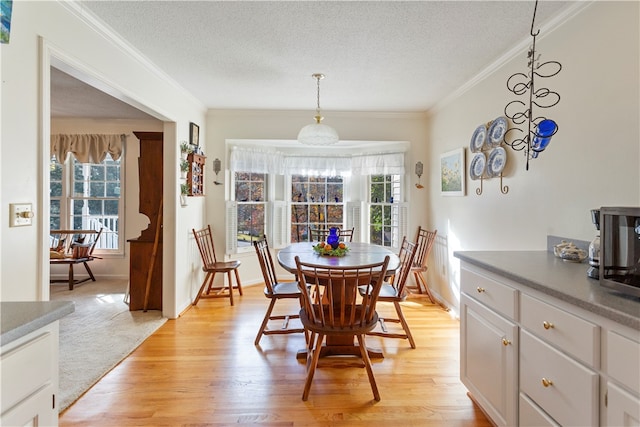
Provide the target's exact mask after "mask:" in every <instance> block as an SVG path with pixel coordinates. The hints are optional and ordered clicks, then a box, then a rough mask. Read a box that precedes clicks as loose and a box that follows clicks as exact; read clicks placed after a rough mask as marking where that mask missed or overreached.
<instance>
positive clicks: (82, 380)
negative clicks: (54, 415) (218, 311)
mask: <svg viewBox="0 0 640 427" xmlns="http://www.w3.org/2000/svg"><path fill="white" fill-rule="evenodd" d="M126 290H127V281H126V280H98V281H95V282H87V283H84V284H82V285H79V286H76V287H75V288H74V290H72V291H70V290H69V288H68V286H67V285H59V286H57V285H56V286H54V285H52V286H51V298H50V299H51V300H52V301H55V300H60V301H74V302H75V312H73V313H71V314H69V315H68V316H65V317H63V318H62V319H60V356H59V364H60V381H59V392H58V399H57V400H58V408H59V411H60V412H62V411H63V410H65V409H66V408H68V407H69V406H70V405H71V404H72V403H73V402H75V401H76V400H77V399H78V398H79V397H80V396H82V394H84V393H85V392H86V391H87V390H89V389H90V388H91V387H92V386H93V385H94V384H95V383H96V382H98V380H100V378H102V377H103V376H104V375H105V374H106V373H108V372H109V371H110V370H111V369H112V368H113V367H115V366H116V365H117V364H118V363H119V362H120V361H122V360H123V359H124V358H125V357H127V356H128V355H129V354H130V353H131V352H132V351H133V350H135V349H136V348H137V347H138V346H139V345H140V344H141V343H142V342H143V341H144V340H145V339H147V337H149V336H150V335H151V334H152V333H153V332H155V331H156V330H157V329H158V328H159V327H160V326H162V324H164V322H165V321H166V320H167V319H165V318H163V317H162V313H161V312H160V311H159V310H149V311H147V312H146V313H145V312H143V311H129V306H128V305H127V304H126V303H125V302H124V295H125V292H126Z"/></svg>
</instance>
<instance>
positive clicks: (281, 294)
mask: <svg viewBox="0 0 640 427" xmlns="http://www.w3.org/2000/svg"><path fill="white" fill-rule="evenodd" d="M264 294H265V295H266V296H267V297H269V296H271V295H273V296H275V297H278V298H300V289H298V282H278V283H275V284H274V285H273V293H270V292H269V288H268V287H266V286H265V288H264Z"/></svg>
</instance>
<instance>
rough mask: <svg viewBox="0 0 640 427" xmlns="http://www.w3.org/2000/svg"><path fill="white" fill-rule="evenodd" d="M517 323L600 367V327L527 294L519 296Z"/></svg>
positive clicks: (585, 361) (590, 363) (567, 351)
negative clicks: (518, 318) (518, 317)
mask: <svg viewBox="0 0 640 427" xmlns="http://www.w3.org/2000/svg"><path fill="white" fill-rule="evenodd" d="M520 323H521V325H522V327H524V328H526V329H527V330H528V331H529V332H532V333H533V334H535V335H537V336H538V337H540V338H542V339H543V340H545V341H547V342H549V343H551V344H553V345H554V346H556V347H558V349H560V350H562V351H564V352H566V353H567V354H569V355H571V356H572V357H575V358H578V359H580V360H581V361H582V362H584V363H586V364H587V365H589V366H591V367H593V368H595V369H598V368H599V367H600V327H599V326H597V325H595V324H593V323H591V322H588V321H586V320H584V319H582V318H580V317H577V316H574V315H573V314H571V313H568V312H567V311H565V310H562V309H560V308H558V307H555V306H553V305H550V304H547V303H545V302H543V301H540V300H539V299H537V298H533V297H530V296H529V295H525V294H521V296H520Z"/></svg>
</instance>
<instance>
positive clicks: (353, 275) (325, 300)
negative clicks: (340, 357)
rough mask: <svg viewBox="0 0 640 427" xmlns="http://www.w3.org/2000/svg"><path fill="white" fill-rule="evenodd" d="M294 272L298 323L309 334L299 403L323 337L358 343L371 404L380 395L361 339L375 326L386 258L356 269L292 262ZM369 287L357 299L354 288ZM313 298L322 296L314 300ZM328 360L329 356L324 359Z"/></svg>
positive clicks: (306, 397)
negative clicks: (299, 299)
mask: <svg viewBox="0 0 640 427" xmlns="http://www.w3.org/2000/svg"><path fill="white" fill-rule="evenodd" d="M295 260H296V265H297V268H298V274H297V276H298V279H299V280H300V283H299V288H300V290H301V292H302V309H301V310H300V320H301V321H302V324H303V325H304V326H305V328H306V329H307V330H308V331H309V332H310V333H311V336H310V338H309V349H310V351H309V352H308V356H307V379H306V381H305V385H304V391H303V393H302V400H305V401H306V400H307V399H308V397H309V390H310V388H311V382H312V381H313V376H314V374H315V371H316V368H317V366H318V360H319V358H320V353H321V352H322V349H323V345H322V343H323V341H324V340H325V337H326V338H327V339H329V338H336V337H337V338H341V339H344V340H346V341H350V343H351V345H353V340H354V336H355V337H357V339H358V350H359V352H360V354H359V355H358V356H359V357H361V358H362V361H363V362H364V367H365V369H366V371H367V375H368V377H369V383H370V385H371V390H372V391H373V396H374V398H375V400H377V401H379V400H380V393H379V392H378V387H377V385H376V380H375V378H374V376H373V369H372V367H371V360H370V359H369V355H368V353H367V347H366V344H365V335H366V334H367V332H369V331H371V330H372V329H373V328H374V327H375V326H376V324H377V322H378V313H376V302H377V301H378V294H379V293H380V288H381V287H382V283H383V280H384V277H385V275H386V271H387V265H388V264H389V256H386V257H385V259H384V261H383V262H380V263H376V264H369V265H362V266H358V267H337V266H336V267H330V268H327V267H326V266H321V265H316V264H310V263H303V262H301V261H300V259H299V258H298V257H296V258H295ZM360 286H369V288H370V289H369V292H366V293H365V295H364V297H362V298H358V288H359V287H360ZM314 295H322V297H321V298H316V297H314ZM328 357H329V356H328Z"/></svg>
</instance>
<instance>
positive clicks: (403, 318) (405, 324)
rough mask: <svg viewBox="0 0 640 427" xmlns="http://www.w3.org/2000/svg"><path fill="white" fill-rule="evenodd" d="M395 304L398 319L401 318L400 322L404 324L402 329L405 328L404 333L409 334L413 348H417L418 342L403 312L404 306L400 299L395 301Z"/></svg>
mask: <svg viewBox="0 0 640 427" xmlns="http://www.w3.org/2000/svg"><path fill="white" fill-rule="evenodd" d="M393 305H394V306H395V308H396V313H397V314H398V319H399V320H400V324H401V325H402V329H404V333H405V334H406V335H407V338H408V339H409V344H411V348H416V343H415V341H414V340H413V335H411V330H410V329H409V325H408V324H407V319H405V317H404V313H402V307H401V306H400V303H399V302H398V301H394V302H393Z"/></svg>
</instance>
